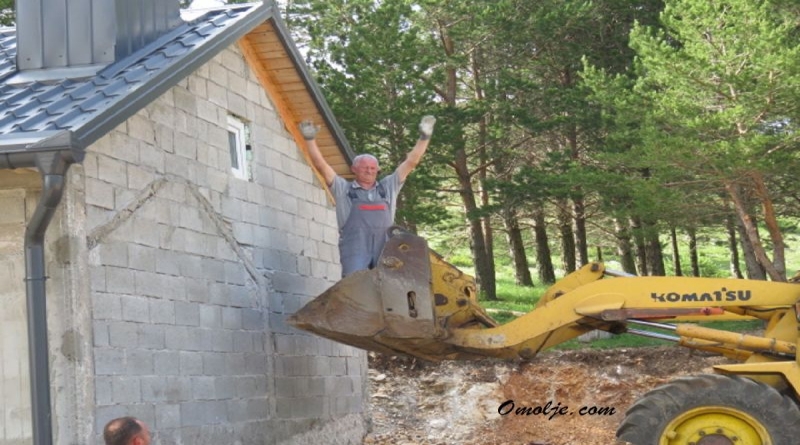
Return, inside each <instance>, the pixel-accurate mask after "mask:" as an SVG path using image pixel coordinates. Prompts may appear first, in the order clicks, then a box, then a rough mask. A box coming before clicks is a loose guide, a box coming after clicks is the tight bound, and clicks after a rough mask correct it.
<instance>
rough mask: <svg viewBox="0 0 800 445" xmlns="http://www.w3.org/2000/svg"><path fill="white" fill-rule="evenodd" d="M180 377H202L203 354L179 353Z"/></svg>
mask: <svg viewBox="0 0 800 445" xmlns="http://www.w3.org/2000/svg"><path fill="white" fill-rule="evenodd" d="M180 373H181V375H203V354H200V353H197V352H186V351H181V352H180Z"/></svg>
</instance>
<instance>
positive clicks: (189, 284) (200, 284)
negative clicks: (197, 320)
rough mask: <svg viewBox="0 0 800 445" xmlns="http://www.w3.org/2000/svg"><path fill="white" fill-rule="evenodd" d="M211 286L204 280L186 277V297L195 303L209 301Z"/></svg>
mask: <svg viewBox="0 0 800 445" xmlns="http://www.w3.org/2000/svg"><path fill="white" fill-rule="evenodd" d="M212 292H213V286H211V284H210V283H209V282H208V281H206V280H193V279H187V281H186V299H187V300H189V301H193V302H196V303H208V302H210V301H211V294H212Z"/></svg>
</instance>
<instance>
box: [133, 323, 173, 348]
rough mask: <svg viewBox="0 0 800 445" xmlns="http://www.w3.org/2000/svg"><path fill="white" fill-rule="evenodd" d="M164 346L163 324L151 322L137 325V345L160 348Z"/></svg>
mask: <svg viewBox="0 0 800 445" xmlns="http://www.w3.org/2000/svg"><path fill="white" fill-rule="evenodd" d="M165 346H166V337H165V336H164V326H159V325H153V324H140V325H139V347H140V348H144V349H156V350H162V349H164V347H165Z"/></svg>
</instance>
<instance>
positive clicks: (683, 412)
mask: <svg viewBox="0 0 800 445" xmlns="http://www.w3.org/2000/svg"><path fill="white" fill-rule="evenodd" d="M390 233H391V237H390V239H389V241H387V243H386V247H385V248H384V250H383V253H382V254H381V257H380V261H379V264H378V266H377V267H376V268H375V269H371V270H365V271H359V272H356V273H353V274H351V275H349V276H347V277H345V278H344V279H342V280H341V281H339V282H338V283H337V284H335V285H334V286H332V287H331V288H330V289H328V290H327V291H326V292H324V293H323V294H322V295H320V296H319V297H317V298H316V299H314V300H313V301H311V302H309V303H308V304H307V305H306V306H305V307H303V308H302V309H300V310H299V311H298V312H297V313H295V314H293V315H292V316H291V317H290V318H289V322H290V323H291V324H292V325H294V326H296V327H298V328H301V329H304V330H307V331H310V332H313V333H316V334H318V335H321V336H323V337H326V338H329V339H332V340H336V341H338V342H341V343H345V344H349V345H352V346H355V347H359V348H362V349H366V350H370V351H377V352H380V353H385V354H391V355H410V356H414V357H418V358H421V359H426V360H470V359H478V358H485V357H495V358H501V359H531V358H533V357H535V356H536V355H537V354H538V353H539V352H540V351H543V350H545V349H547V348H550V347H553V346H556V345H558V344H560V343H563V342H565V341H567V340H570V339H572V338H575V337H578V336H580V335H582V334H584V333H587V332H590V331H593V330H603V331H608V332H611V333H614V334H620V333H625V332H627V333H632V334H638V335H644V336H651V337H657V338H661V339H665V340H672V341H675V342H676V343H678V344H680V345H682V346H685V347H688V348H692V349H698V350H702V351H708V352H712V353H717V354H722V355H724V356H726V357H728V358H731V359H733V360H735V361H736V362H738V363H734V364H726V365H718V366H715V367H714V370H715V372H716V374H709V375H698V376H692V377H685V378H679V379H676V380H675V381H673V382H671V383H668V384H666V385H664V386H661V387H659V388H656V389H654V390H653V391H651V392H649V393H647V394H646V395H644V396H643V397H642V398H641V399H639V400H638V401H637V402H636V403H634V404H633V405H632V406H631V407H630V408H629V409H628V411H627V413H626V417H625V419H624V421H623V422H622V424H621V425H620V426H619V429H618V430H617V436H618V438H619V439H620V440H621V441H623V442H628V443H631V444H634V445H677V444H680V445H797V444H800V408H798V400H800V399H799V397H800V370H799V369H798V361H797V343H798V338H800V331H799V330H798V329H799V328H800V325H799V324H798V321H799V320H800V286H798V285H797V284H792V283H779V282H767V281H756V280H737V279H723V278H690V277H638V276H630V275H627V274H624V273H618V272H612V271H609V270H606V269H605V268H604V266H603V264H601V263H591V264H588V265H586V266H584V267H583V268H581V269H580V270H578V271H576V272H574V273H572V274H570V275H568V276H566V277H565V278H563V279H562V280H560V281H558V282H557V283H556V284H554V285H553V286H552V287H551V288H549V289H548V290H547V292H546V293H545V294H544V295H543V297H542V298H541V299H540V300H539V302H538V303H537V305H536V307H535V308H534V309H533V310H532V311H530V312H529V313H527V314H525V315H523V316H521V317H519V318H517V319H515V320H513V321H511V322H508V323H506V324H503V325H498V323H496V322H495V321H494V320H493V319H492V318H491V317H490V316H489V315H488V314H487V313H486V312H485V311H484V310H483V308H481V306H480V305H479V303H478V301H477V295H476V286H475V281H474V279H473V278H472V277H470V276H469V275H465V274H464V273H462V272H461V271H459V270H458V269H457V268H456V267H454V266H452V265H451V264H449V263H447V262H446V261H444V260H443V259H442V257H441V256H439V255H438V254H436V253H435V252H433V251H432V250H430V249H429V248H428V246H427V243H426V241H425V240H424V239H423V238H421V237H418V236H416V235H413V234H410V233H408V232H405V231H403V230H402V229H399V228H393V229H392V230H391V232H390ZM731 318H741V319H760V320H763V321H764V329H763V334H762V335H746V334H741V333H735V332H729V331H724V330H717V329H711V328H707V327H701V326H698V325H696V324H694V323H693V322H695V321H698V320H705V321H712V320H722V319H731ZM643 327H647V328H648V329H643Z"/></svg>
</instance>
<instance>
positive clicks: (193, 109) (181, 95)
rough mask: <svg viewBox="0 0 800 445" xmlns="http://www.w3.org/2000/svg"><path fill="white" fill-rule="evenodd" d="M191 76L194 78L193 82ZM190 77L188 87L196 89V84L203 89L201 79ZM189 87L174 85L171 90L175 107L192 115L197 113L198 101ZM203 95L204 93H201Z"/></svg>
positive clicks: (203, 83)
mask: <svg viewBox="0 0 800 445" xmlns="http://www.w3.org/2000/svg"><path fill="white" fill-rule="evenodd" d="M192 78H193V79H195V80H194V82H192V81H191V79H192ZM192 78H190V82H189V87H190V89H194V90H197V89H198V88H197V87H198V85H199V86H202V87H203V89H205V88H204V87H205V81H204V80H203V79H200V78H197V77H192ZM193 87H194V88H193ZM190 89H186V88H180V87H175V88H173V89H172V92H173V96H174V98H175V108H177V109H179V110H181V111H184V112H186V113H187V114H190V115H193V114H195V113H197V103H198V102H199V101H198V99H197V97H196V95H195V93H194V92H193V91H191V90H190ZM203 96H205V94H203ZM201 97H202V96H201Z"/></svg>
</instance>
